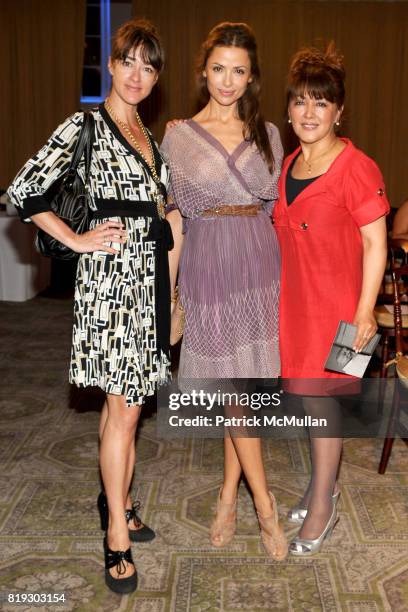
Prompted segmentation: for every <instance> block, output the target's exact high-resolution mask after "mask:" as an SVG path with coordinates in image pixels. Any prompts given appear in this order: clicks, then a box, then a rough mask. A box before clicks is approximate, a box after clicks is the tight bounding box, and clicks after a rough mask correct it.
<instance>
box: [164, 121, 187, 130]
mask: <svg viewBox="0 0 408 612" xmlns="http://www.w3.org/2000/svg"><path fill="white" fill-rule="evenodd" d="M185 121H187V120H186V119H171V120H170V121H168V122H167V123H166V130H165V131H166V132H167V130H171V129H172V128H174V127H176V125H179V123H184V122H185Z"/></svg>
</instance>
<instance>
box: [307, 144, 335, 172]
mask: <svg viewBox="0 0 408 612" xmlns="http://www.w3.org/2000/svg"><path fill="white" fill-rule="evenodd" d="M336 144H337V138H336V140H335V141H334V143H333V144H332V145H330V147H328V148H327V149H326V150H325V151H323V153H320V155H318V156H317V157H315V158H314V159H313V160H312V161H306V160H305V154H304V153H303V151H302V157H303V163H304V164H306V166H307V173H308V174H312V165H313V164H314V163H315V162H316V161H317V160H318V159H320V158H321V157H324V156H325V155H327V153H329V152H330V151H331V150H332V149H334V147H335V146H336Z"/></svg>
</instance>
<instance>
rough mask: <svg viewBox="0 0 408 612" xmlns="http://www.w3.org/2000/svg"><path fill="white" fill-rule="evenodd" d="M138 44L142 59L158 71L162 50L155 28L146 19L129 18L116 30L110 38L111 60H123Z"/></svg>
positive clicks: (162, 57)
mask: <svg viewBox="0 0 408 612" xmlns="http://www.w3.org/2000/svg"><path fill="white" fill-rule="evenodd" d="M139 46H140V53H141V58H142V60H143V61H144V62H145V63H146V64H150V65H151V66H153V68H154V69H155V70H157V72H160V71H161V70H162V68H163V65H164V51H163V47H162V44H161V41H160V38H159V35H158V33H157V30H156V28H155V27H154V25H153V24H152V23H150V21H147V19H130V20H129V21H125V23H123V24H122V25H121V26H120V27H119V28H118V29H117V30H116V32H115V35H114V37H113V39H112V51H111V59H112V61H124V60H125V59H126V57H127V56H128V54H129V53H130V51H132V49H137V48H138V47H139Z"/></svg>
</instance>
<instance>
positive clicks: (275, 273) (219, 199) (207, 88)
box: [162, 23, 287, 559]
mask: <svg viewBox="0 0 408 612" xmlns="http://www.w3.org/2000/svg"><path fill="white" fill-rule="evenodd" d="M198 76H199V79H200V81H201V85H202V89H203V91H204V93H205V94H206V97H207V104H206V105H205V106H204V108H203V109H202V110H201V111H200V112H199V113H198V114H197V115H196V116H195V117H194V118H193V119H189V120H187V121H184V122H177V124H176V125H175V126H173V127H172V128H171V129H169V130H168V131H167V133H166V135H165V138H164V140H163V143H162V151H163V153H164V155H165V157H166V158H167V161H168V163H169V165H170V172H171V192H170V201H173V206H172V207H173V208H174V210H172V211H171V212H170V213H169V215H168V219H169V221H170V223H171V225H172V229H173V235H174V237H175V248H174V250H173V252H171V253H170V258H171V260H170V266H171V275H172V281H173V287H174V284H175V277H176V273H177V264H178V259H179V255H180V253H181V256H180V262H179V263H180V265H179V289H180V300H181V303H182V305H183V307H184V309H185V314H186V324H185V330H184V338H183V344H182V348H181V355H180V369H179V380H180V379H181V380H186V379H194V378H196V379H197V378H200V379H218V380H219V379H220V378H273V377H276V376H278V375H279V373H280V362H279V352H278V299H279V268H280V259H279V248H278V244H277V240H276V236H275V231H274V229H273V227H272V224H271V220H270V214H271V211H272V208H273V205H274V201H275V199H276V198H277V180H278V177H279V172H280V167H281V161H282V145H281V142H280V138H279V133H278V130H277V128H276V127H275V126H274V125H272V124H271V123H265V122H264V120H263V119H262V118H261V115H260V112H259V100H258V94H259V89H260V82H259V81H260V74H259V67H258V60H257V52H256V41H255V38H254V35H253V32H252V31H251V29H250V28H249V27H248V26H247V25H246V24H240V23H238V24H233V23H223V24H219V25H218V26H216V27H215V28H214V29H213V30H212V31H211V32H210V34H209V36H208V39H207V40H206V41H205V43H204V44H203V47H202V55H201V58H200V67H199V73H198ZM180 213H181V214H180ZM182 217H183V218H184V225H185V228H184V229H185V235H184V239H183V237H182V230H181V225H182ZM182 243H183V245H182ZM181 245H182V252H181ZM224 468H225V476H224V483H223V487H222V488H221V490H220V493H219V497H218V505H217V512H216V516H215V519H214V521H213V524H212V527H211V542H212V543H213V545H214V546H225V545H226V544H228V543H229V542H230V541H231V540H232V538H233V536H234V533H235V526H236V499H237V491H238V485H239V481H240V478H241V473H242V471H243V472H244V474H245V477H246V479H247V481H248V483H249V486H250V488H251V491H252V494H253V497H254V503H255V507H256V509H257V512H258V518H259V522H260V526H261V535H262V540H263V542H264V545H265V548H266V550H267V552H268V554H270V555H271V556H272V557H273V558H275V559H283V558H285V556H286V554H287V544H286V540H285V536H284V534H283V532H282V530H281V528H280V527H279V524H278V516H277V509H276V501H275V498H274V496H273V495H272V493H270V492H269V491H268V484H267V480H266V476H265V471H264V466H263V461H262V450H261V443H260V439H259V438H250V437H233V436H229V435H228V436H226V438H225V460H224Z"/></svg>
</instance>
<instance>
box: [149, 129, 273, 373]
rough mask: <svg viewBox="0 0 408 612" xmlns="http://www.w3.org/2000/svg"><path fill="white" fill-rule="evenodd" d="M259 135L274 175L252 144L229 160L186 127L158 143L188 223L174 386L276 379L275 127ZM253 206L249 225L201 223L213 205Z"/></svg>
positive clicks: (236, 219)
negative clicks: (182, 318) (204, 381)
mask: <svg viewBox="0 0 408 612" xmlns="http://www.w3.org/2000/svg"><path fill="white" fill-rule="evenodd" d="M266 127H267V131H268V135H269V138H270V142H271V145H272V150H273V153H274V157H275V170H274V173H273V174H272V175H271V174H270V172H269V171H268V168H267V166H266V163H265V162H264V161H263V159H262V157H261V156H260V154H259V152H258V149H257V148H256V146H255V145H253V144H251V143H249V142H247V141H243V142H242V143H241V144H240V145H238V147H237V148H236V149H235V151H233V153H232V154H229V153H228V151H226V149H224V147H223V146H222V145H221V143H220V142H219V141H218V140H217V139H216V138H214V137H213V136H212V135H211V134H210V133H209V132H207V131H206V130H205V129H204V128H203V127H201V126H200V125H199V124H198V123H196V122H195V121H194V120H192V119H190V120H187V121H186V122H184V123H181V124H178V125H177V126H175V127H174V128H172V129H170V130H168V131H167V133H166V135H165V137H164V140H163V143H162V147H161V148H162V152H163V154H164V156H165V158H166V159H167V161H168V163H169V166H170V175H171V188H170V195H171V196H172V198H173V200H174V202H175V204H176V205H177V207H178V208H179V210H180V212H181V214H182V215H183V217H184V218H185V224H184V225H185V235H184V243H183V250H182V254H181V258H180V267H179V289H180V300H181V303H182V305H183V307H184V308H185V314H186V325H185V331H184V337H183V342H182V347H181V354H180V366H179V381H180V380H183V379H191V378H201V379H205V378H206V379H220V378H273V377H276V376H278V375H279V373H280V360H279V346H278V306H279V272H280V257H279V247H278V243H277V239H276V235H275V230H274V228H273V226H272V223H271V219H270V214H271V212H272V208H273V205H274V201H275V200H276V198H277V194H278V191H277V181H278V177H279V173H280V168H281V162H282V156H283V151H282V145H281V141H280V137H279V132H278V130H277V128H276V127H275V126H274V125H273V124H271V123H267V124H266ZM258 203H262V205H263V208H262V210H261V211H259V212H258V214H257V215H256V216H253V217H249V216H247V217H245V216H229V217H226V216H224V217H222V216H219V217H215V218H214V217H212V218H211V217H210V218H209V217H202V213H203V211H204V210H206V209H209V208H216V207H217V205H221V204H224V205H225V204H229V205H231V204H234V205H239V204H241V205H244V204H245V205H248V204H258Z"/></svg>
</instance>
